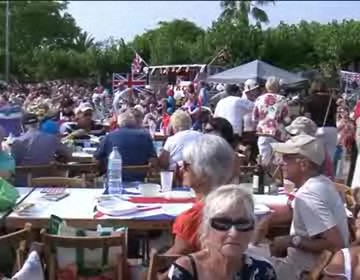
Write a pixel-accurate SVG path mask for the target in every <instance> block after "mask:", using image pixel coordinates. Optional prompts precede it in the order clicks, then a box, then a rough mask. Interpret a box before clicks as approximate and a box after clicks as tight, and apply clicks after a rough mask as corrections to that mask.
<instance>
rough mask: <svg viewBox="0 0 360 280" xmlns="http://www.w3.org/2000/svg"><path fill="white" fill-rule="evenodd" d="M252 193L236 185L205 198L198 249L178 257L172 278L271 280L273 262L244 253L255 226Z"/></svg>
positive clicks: (174, 279)
mask: <svg viewBox="0 0 360 280" xmlns="http://www.w3.org/2000/svg"><path fill="white" fill-rule="evenodd" d="M255 220H256V219H255V214H254V202H253V199H252V195H251V194H250V193H249V192H247V191H246V190H244V189H242V188H241V187H240V186H238V185H225V186H222V187H220V188H217V189H215V190H214V191H213V192H211V193H210V194H209V195H208V196H207V198H206V199H205V205H204V212H203V219H202V225H201V229H200V241H201V245H202V249H201V250H200V251H199V252H196V253H193V254H189V255H187V256H183V257H181V258H179V259H178V260H177V261H176V262H175V263H174V264H173V265H172V267H171V268H170V270H169V278H170V279H171V280H185V279H186V280H197V279H207V280H212V279H224V280H225V279H239V280H250V279H251V280H252V279H254V280H274V279H277V278H276V274H275V270H274V269H273V267H272V265H271V264H270V263H269V262H267V261H265V260H263V259H262V260H260V259H257V258H255V257H253V256H250V255H248V254H246V249H247V247H248V244H249V242H250V239H251V237H252V234H253V230H254V226H255Z"/></svg>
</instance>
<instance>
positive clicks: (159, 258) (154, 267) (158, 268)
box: [146, 250, 181, 280]
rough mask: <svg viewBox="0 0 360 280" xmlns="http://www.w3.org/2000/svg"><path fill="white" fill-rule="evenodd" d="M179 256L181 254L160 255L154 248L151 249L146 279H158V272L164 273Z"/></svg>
mask: <svg viewBox="0 0 360 280" xmlns="http://www.w3.org/2000/svg"><path fill="white" fill-rule="evenodd" d="M180 257H181V255H162V254H158V252H157V251H156V250H152V251H151V258H150V265H149V270H148V273H147V277H146V280H158V274H159V273H165V271H166V270H167V269H169V268H170V266H171V265H172V264H173V263H174V262H175V261H176V260H177V259H178V258H180Z"/></svg>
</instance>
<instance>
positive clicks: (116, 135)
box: [94, 127, 156, 182]
mask: <svg viewBox="0 0 360 280" xmlns="http://www.w3.org/2000/svg"><path fill="white" fill-rule="evenodd" d="M114 146H116V147H118V150H119V153H120V154H121V157H122V161H123V165H124V166H126V165H144V164H147V163H148V162H149V159H150V158H156V153H155V149H154V145H153V141H152V139H151V136H150V134H149V132H147V131H145V130H143V129H138V128H126V127H123V128H119V129H117V130H115V131H113V132H111V133H109V134H108V135H106V136H105V138H104V139H103V140H102V141H101V143H100V146H99V148H98V150H97V151H96V153H95V155H94V156H95V158H96V159H97V160H99V161H100V162H101V164H102V166H107V158H108V157H109V155H110V153H111V152H112V148H113V147H114ZM145 176H146V174H131V173H128V172H123V181H125V182H126V181H127V182H131V181H143V180H144V178H145Z"/></svg>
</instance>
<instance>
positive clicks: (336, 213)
mask: <svg viewBox="0 0 360 280" xmlns="http://www.w3.org/2000/svg"><path fill="white" fill-rule="evenodd" d="M335 226H336V227H337V228H338V230H339V231H340V233H341V237H342V239H343V242H344V248H345V247H347V246H348V245H349V244H348V243H349V231H348V223H347V216H346V212H345V206H344V202H343V201H342V199H341V196H340V195H339V193H338V192H337V190H336V187H335V185H334V183H333V182H332V181H331V180H330V179H328V178H327V177H325V176H324V175H320V176H317V177H312V178H310V179H308V180H307V181H306V182H305V184H303V186H302V187H301V188H299V190H298V191H297V193H296V195H295V200H294V209H293V220H292V225H291V230H290V234H291V235H300V236H305V237H311V238H316V236H317V235H319V234H321V233H323V232H325V231H327V230H329V229H331V228H333V227H335ZM317 257H318V255H316V254H312V253H309V252H304V251H302V250H300V249H296V248H289V249H288V258H289V259H290V260H291V263H295V264H297V267H298V268H299V270H300V269H302V270H306V269H309V268H310V267H311V265H312V264H313V263H314V261H315V260H316V258H317Z"/></svg>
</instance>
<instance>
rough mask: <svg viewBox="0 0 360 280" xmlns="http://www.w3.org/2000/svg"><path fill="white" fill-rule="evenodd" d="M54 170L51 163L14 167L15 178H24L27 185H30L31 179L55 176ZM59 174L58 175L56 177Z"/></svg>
mask: <svg viewBox="0 0 360 280" xmlns="http://www.w3.org/2000/svg"><path fill="white" fill-rule="evenodd" d="M55 172H56V168H55V166H54V164H53V163H51V164H45V165H22V166H16V168H15V174H16V176H19V175H20V176H21V175H23V176H26V182H27V185H28V186H30V185H31V179H32V178H34V177H39V176H44V175H48V176H55ZM59 175H60V174H59V173H58V176H59Z"/></svg>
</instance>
